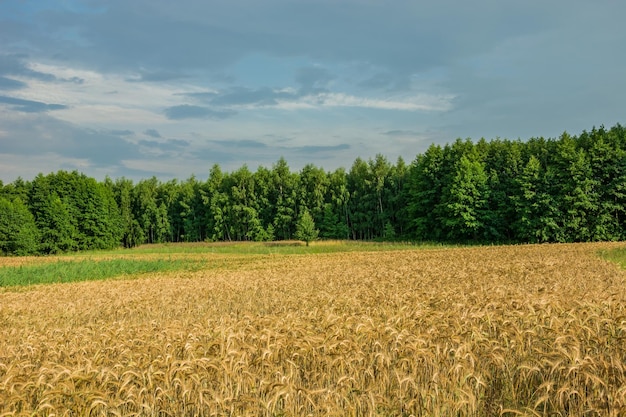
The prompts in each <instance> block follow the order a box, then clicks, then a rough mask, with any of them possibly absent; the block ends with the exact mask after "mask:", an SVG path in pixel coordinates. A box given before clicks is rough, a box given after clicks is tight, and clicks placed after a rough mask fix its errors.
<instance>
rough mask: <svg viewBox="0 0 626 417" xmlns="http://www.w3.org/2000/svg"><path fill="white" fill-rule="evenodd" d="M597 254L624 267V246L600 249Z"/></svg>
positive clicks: (625, 263)
mask: <svg viewBox="0 0 626 417" xmlns="http://www.w3.org/2000/svg"><path fill="white" fill-rule="evenodd" d="M599 255H600V257H601V258H603V259H606V260H607V261H611V262H615V263H616V264H618V265H619V266H620V267H621V268H622V269H626V248H617V249H610V250H601V251H600V252H599Z"/></svg>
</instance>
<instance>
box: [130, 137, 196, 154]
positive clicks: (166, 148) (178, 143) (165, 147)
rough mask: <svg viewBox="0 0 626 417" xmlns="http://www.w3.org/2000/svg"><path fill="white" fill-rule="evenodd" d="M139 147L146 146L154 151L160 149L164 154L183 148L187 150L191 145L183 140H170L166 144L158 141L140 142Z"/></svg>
mask: <svg viewBox="0 0 626 417" xmlns="http://www.w3.org/2000/svg"><path fill="white" fill-rule="evenodd" d="M139 145H141V146H146V147H149V148H152V149H159V150H161V151H163V152H171V151H180V150H181V148H186V147H188V146H189V145H190V143H189V141H186V140H181V139H168V140H166V141H165V142H160V141H156V140H140V141H139Z"/></svg>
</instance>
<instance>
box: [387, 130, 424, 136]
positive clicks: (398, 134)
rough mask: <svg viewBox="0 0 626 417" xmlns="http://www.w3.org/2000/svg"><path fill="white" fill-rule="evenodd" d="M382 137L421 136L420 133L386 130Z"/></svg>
mask: <svg viewBox="0 0 626 417" xmlns="http://www.w3.org/2000/svg"><path fill="white" fill-rule="evenodd" d="M383 135H387V136H421V135H422V133H420V132H416V131H414V130H388V131H386V132H383Z"/></svg>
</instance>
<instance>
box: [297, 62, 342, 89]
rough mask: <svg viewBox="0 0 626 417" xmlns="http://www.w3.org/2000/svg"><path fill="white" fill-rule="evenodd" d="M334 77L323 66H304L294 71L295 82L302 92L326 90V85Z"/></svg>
mask: <svg viewBox="0 0 626 417" xmlns="http://www.w3.org/2000/svg"><path fill="white" fill-rule="evenodd" d="M334 78H335V77H334V76H333V75H331V74H330V72H329V71H328V70H326V69H324V68H319V67H306V68H300V69H298V71H297V72H296V82H297V83H298V84H300V91H301V92H302V93H310V92H320V91H327V90H326V86H327V85H328V83H329V82H330V81H331V80H332V79H334Z"/></svg>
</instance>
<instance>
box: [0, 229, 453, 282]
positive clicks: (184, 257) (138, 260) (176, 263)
mask: <svg viewBox="0 0 626 417" xmlns="http://www.w3.org/2000/svg"><path fill="white" fill-rule="evenodd" d="M441 247H442V246H441V245H435V244H425V243H424V244H415V243H404V242H402V243H388V242H355V241H318V242H315V243H312V244H311V245H310V246H308V247H307V246H305V244H304V243H303V242H299V241H278V242H232V243H230V242H227V243H207V242H203V243H188V244H186V243H169V244H167V243H166V244H152V245H142V246H139V247H136V248H133V249H117V250H109V251H86V252H75V253H67V254H62V255H57V256H53V257H35V258H32V259H30V260H29V261H28V262H25V263H23V264H18V265H8V266H0V288H15V287H28V286H31V285H37V284H53V283H69V282H79V281H97V280H106V279H113V278H133V277H137V276H143V275H146V274H157V273H165V272H175V271H197V270H200V269H202V268H206V267H207V265H208V264H210V260H211V258H207V257H199V256H201V255H209V256H210V255H225V256H227V257H228V258H230V257H231V256H232V260H233V261H234V260H235V259H237V260H238V261H241V260H242V257H243V258H245V259H248V260H250V261H252V258H257V256H259V255H260V256H269V255H279V256H290V255H311V254H324V253H337V252H367V251H391V250H407V249H417V248H422V249H426V248H441ZM255 255H256V256H255ZM43 259H45V260H46V261H45V262H42V260H43ZM219 265H220V267H227V265H228V261H227V260H225V259H221V262H220V263H219Z"/></svg>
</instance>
